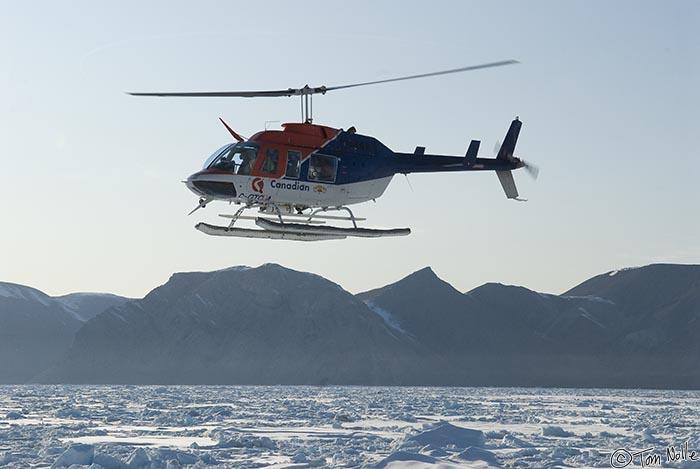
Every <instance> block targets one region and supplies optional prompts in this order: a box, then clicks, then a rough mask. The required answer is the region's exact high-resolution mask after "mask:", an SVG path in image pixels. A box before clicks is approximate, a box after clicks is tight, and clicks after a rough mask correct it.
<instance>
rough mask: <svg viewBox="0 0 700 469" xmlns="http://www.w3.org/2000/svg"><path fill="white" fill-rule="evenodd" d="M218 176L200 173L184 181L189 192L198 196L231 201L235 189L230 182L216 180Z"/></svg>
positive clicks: (234, 195)
mask: <svg viewBox="0 0 700 469" xmlns="http://www.w3.org/2000/svg"><path fill="white" fill-rule="evenodd" d="M219 178H220V175H212V174H207V173H206V172H203V171H200V172H198V173H194V174H192V175H191V176H190V177H188V178H187V180H186V181H185V185H186V186H187V188H188V189H189V190H191V191H192V192H194V193H195V194H197V195H198V196H204V197H213V198H218V199H233V198H235V197H236V187H235V186H234V185H233V183H231V182H227V181H221V180H217V179H219Z"/></svg>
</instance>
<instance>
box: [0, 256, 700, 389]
mask: <svg viewBox="0 0 700 469" xmlns="http://www.w3.org/2000/svg"><path fill="white" fill-rule="evenodd" d="M699 317H700V266H696V265H672V264H656V265H650V266H646V267H640V268H634V269H624V270H620V271H613V272H608V273H605V274H601V275H598V276H596V277H593V278H591V279H589V280H587V281H585V282H583V283H582V284H580V285H578V286H576V287H574V288H572V289H571V290H569V291H567V292H566V293H564V294H562V295H548V294H542V293H538V292H534V291H531V290H528V289H526V288H523V287H516V286H507V285H501V284H496V283H489V284H485V285H482V286H480V287H478V288H476V289H474V290H471V291H469V292H466V293H462V292H460V291H458V290H456V289H455V288H454V287H452V286H451V285H450V284H448V283H446V282H444V281H443V280H441V279H440V278H438V277H437V276H436V275H435V273H434V272H433V271H432V270H431V269H430V268H425V269H422V270H419V271H418V272H415V273H413V274H411V275H409V276H408V277H406V278H404V279H402V280H400V281H398V282H396V283H394V284H391V285H387V286H385V287H382V288H378V289H375V290H371V291H368V292H364V293H360V294H357V295H352V294H351V293H349V292H347V291H345V290H343V289H342V288H341V287H340V286H338V285H336V284H334V283H332V282H330V281H328V280H326V279H324V278H322V277H319V276H317V275H314V274H309V273H304V272H297V271H294V270H291V269H287V268H284V267H281V266H279V265H275V264H266V265H263V266H260V267H257V268H248V267H233V268H230V269H224V270H220V271H215V272H193V273H178V274H174V275H173V276H172V277H171V278H170V280H169V281H168V282H167V283H165V284H164V285H162V286H160V287H158V288H156V289H154V290H153V291H152V292H150V293H149V294H148V295H146V296H145V297H144V298H143V299H137V300H128V299H126V298H120V297H116V296H111V295H94V294H92V295H91V294H77V295H68V296H66V297H58V298H51V297H48V296H46V295H44V294H43V293H41V292H39V291H38V290H34V289H32V288H29V287H23V286H19V285H13V284H6V283H0V339H2V341H1V342H0V382H5V383H10V382H12V383H16V382H25V381H28V380H32V381H37V382H48V383H130V384H166V383H177V384H198V383H206V384H313V385H326V384H361V385H459V386H560V387H634V388H638V387H645V388H695V389H697V388H700V371H698V369H697V366H696V358H695V357H697V352H698V351H700V350H699V349H700V339H699V338H698V337H699V336H698V334H700V321H698V318H699Z"/></svg>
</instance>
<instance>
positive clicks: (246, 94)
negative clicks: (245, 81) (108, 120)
mask: <svg viewBox="0 0 700 469" xmlns="http://www.w3.org/2000/svg"><path fill="white" fill-rule="evenodd" d="M310 89H311V90H313V88H310ZM127 94H130V95H131V96H165V97H168V96H176V97H181V98H208V97H217V98H229V97H234V98H265V97H270V98H275V97H281V96H294V95H298V94H301V90H300V89H293V88H289V89H287V90H270V91H201V92H200V91H197V92H191V93H190V92H186V93H161V92H154V93H130V92H127Z"/></svg>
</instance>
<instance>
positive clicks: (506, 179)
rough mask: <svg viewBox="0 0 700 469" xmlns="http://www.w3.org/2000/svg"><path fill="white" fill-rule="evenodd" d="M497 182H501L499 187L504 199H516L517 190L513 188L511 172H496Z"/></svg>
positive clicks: (513, 181)
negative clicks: (501, 187)
mask: <svg viewBox="0 0 700 469" xmlns="http://www.w3.org/2000/svg"><path fill="white" fill-rule="evenodd" d="M496 175H497V176H498V180H499V181H501V186H503V192H505V193H506V197H508V198H509V199H517V198H518V188H517V187H515V180H513V172H512V171H496Z"/></svg>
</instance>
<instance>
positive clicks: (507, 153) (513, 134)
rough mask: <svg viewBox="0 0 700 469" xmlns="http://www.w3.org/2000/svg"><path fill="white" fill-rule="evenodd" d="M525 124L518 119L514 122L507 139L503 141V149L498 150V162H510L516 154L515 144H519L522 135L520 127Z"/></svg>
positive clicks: (511, 124)
mask: <svg viewBox="0 0 700 469" xmlns="http://www.w3.org/2000/svg"><path fill="white" fill-rule="evenodd" d="M522 126H523V123H522V122H520V119H518V118H517V117H516V118H515V120H514V121H513V122H511V123H510V128H509V129H508V133H507V134H506V138H505V139H504V140H503V145H501V149H500V150H498V155H497V156H496V159H498V160H510V159H511V158H513V153H514V152H515V144H516V143H518V135H520V127H522Z"/></svg>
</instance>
